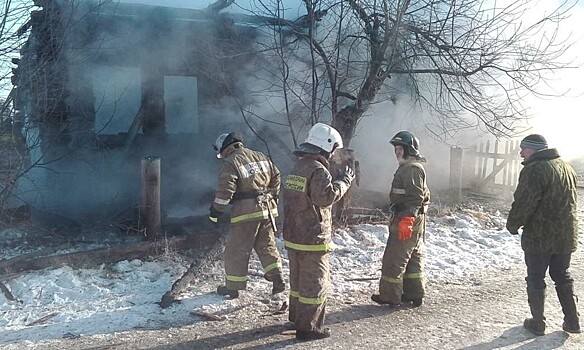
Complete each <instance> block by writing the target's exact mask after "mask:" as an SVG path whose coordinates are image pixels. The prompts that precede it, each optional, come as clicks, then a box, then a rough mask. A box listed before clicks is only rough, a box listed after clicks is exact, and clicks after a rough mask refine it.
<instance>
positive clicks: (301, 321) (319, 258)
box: [288, 249, 330, 331]
mask: <svg viewBox="0 0 584 350" xmlns="http://www.w3.org/2000/svg"><path fill="white" fill-rule="evenodd" d="M329 255H330V253H327V252H299V251H297V250H292V249H289V250H288V259H289V263H290V311H289V312H290V313H289V315H288V320H290V321H292V322H294V325H295V328H296V330H297V331H319V330H322V328H323V325H324V315H325V307H326V296H327V293H328V289H329V284H330V281H329V280H330V270H329V259H330V256H329Z"/></svg>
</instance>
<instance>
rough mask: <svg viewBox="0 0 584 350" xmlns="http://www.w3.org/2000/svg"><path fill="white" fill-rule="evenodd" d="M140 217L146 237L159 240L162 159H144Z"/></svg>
mask: <svg viewBox="0 0 584 350" xmlns="http://www.w3.org/2000/svg"><path fill="white" fill-rule="evenodd" d="M140 217H141V218H142V219H143V220H144V223H145V227H146V237H147V238H148V239H150V240H157V239H159V238H160V237H161V231H160V228H161V226H162V219H161V213H160V158H158V157H146V158H144V159H142V203H141V205H140Z"/></svg>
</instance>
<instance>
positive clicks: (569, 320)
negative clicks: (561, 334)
mask: <svg viewBox="0 0 584 350" xmlns="http://www.w3.org/2000/svg"><path fill="white" fill-rule="evenodd" d="M556 293H557V294H558V299H559V300H560V304H561V305H562V311H563V312H564V324H562V329H563V330H564V331H566V332H568V333H582V329H580V319H579V316H580V314H579V313H578V309H577V307H576V301H577V297H576V296H575V295H574V285H573V284H571V283H570V284H564V285H560V286H556Z"/></svg>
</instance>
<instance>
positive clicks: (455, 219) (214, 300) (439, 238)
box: [0, 202, 523, 346]
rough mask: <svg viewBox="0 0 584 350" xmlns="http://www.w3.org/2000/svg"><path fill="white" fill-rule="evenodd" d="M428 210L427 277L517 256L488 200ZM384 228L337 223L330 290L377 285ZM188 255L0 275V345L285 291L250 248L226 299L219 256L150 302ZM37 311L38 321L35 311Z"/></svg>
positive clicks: (271, 303) (143, 323)
mask: <svg viewBox="0 0 584 350" xmlns="http://www.w3.org/2000/svg"><path fill="white" fill-rule="evenodd" d="M491 208H492V209H491ZM430 212H432V213H434V214H432V215H430V216H429V222H428V227H427V231H426V271H427V277H428V279H429V280H432V281H435V282H457V281H463V280H465V279H466V278H469V277H470V276H472V274H473V273H476V272H478V271H486V270H495V271H499V270H501V269H509V268H512V267H517V266H520V265H521V264H522V262H523V253H522V251H521V247H520V238H519V236H513V235H510V234H509V233H508V232H507V231H506V230H505V229H504V227H505V217H504V215H503V214H501V212H499V211H498V210H497V207H496V206H490V207H480V206H477V207H475V208H474V209H473V210H471V209H462V210H456V211H450V210H449V209H446V208H445V207H443V206H441V205H440V203H438V202H436V203H433V204H432V206H431V209H430ZM25 236H26V232H25V231H18V230H15V229H7V230H4V231H1V232H0V244H2V245H4V246H0V253H1V254H3V255H4V258H9V257H12V256H14V255H17V254H23V253H25V252H27V250H30V249H31V247H30V246H26V245H19V244H18V243H17V242H21V241H22V238H23V237H25ZM387 237H388V228H387V226H386V225H368V224H363V225H357V226H354V227H349V228H345V229H340V230H338V231H336V233H335V234H334V236H333V241H334V244H335V245H336V249H335V251H334V252H333V253H332V259H331V270H332V287H331V290H330V292H329V297H330V298H346V297H347V295H352V294H353V295H354V293H363V294H365V295H370V294H373V293H376V292H377V283H378V282H377V280H376V279H377V278H379V276H380V268H381V258H382V255H383V251H384V248H385V243H386V241H387ZM277 245H278V247H279V249H280V251H281V254H282V257H283V265H284V276H285V278H286V280H287V278H288V271H289V270H288V261H287V258H286V257H287V255H286V252H285V250H284V249H283V242H282V240H281V239H280V238H278V239H277ZM82 248H83V247H82V246H78V247H76V249H82ZM87 248H95V246H91V247H87ZM189 263H190V261H188V259H185V258H182V257H180V256H178V255H176V254H165V255H162V256H160V257H158V258H156V259H154V260H151V261H150V260H149V261H146V260H132V261H122V262H119V263H116V264H114V265H113V266H105V265H102V266H98V267H96V268H94V269H72V268H70V267H63V268H58V269H45V270H42V271H33V272H29V273H27V274H19V275H17V276H13V277H10V278H8V279H6V278H5V279H3V282H4V284H6V285H7V287H8V288H9V289H10V291H11V292H12V294H13V295H14V296H15V297H16V298H17V299H18V300H19V301H9V300H7V299H6V297H5V296H4V295H3V294H2V293H0V346H2V345H6V344H16V343H18V344H26V342H27V341H35V340H49V339H59V338H63V337H77V336H88V335H96V334H106V333H107V334H109V333H114V332H122V331H127V330H131V329H135V328H148V329H151V328H156V327H163V326H168V325H180V324H183V325H184V324H191V323H193V322H202V320H201V319H199V318H196V317H193V316H191V315H190V313H191V311H196V312H202V313H206V314H213V315H225V316H226V317H228V318H229V317H230V316H229V311H230V310H234V309H237V308H238V307H239V306H241V305H244V304H246V305H247V304H249V303H251V306H252V307H254V308H255V307H257V308H259V309H260V310H261V309H266V310H270V309H271V310H274V309H276V308H277V307H278V305H280V304H281V303H282V301H284V300H286V299H287V297H288V295H287V291H286V292H284V293H282V294H280V295H277V296H275V297H269V294H270V292H269V291H270V288H271V285H270V284H269V283H268V282H266V281H264V280H263V278H262V277H260V276H261V275H262V274H261V265H260V263H259V261H258V260H257V258H256V256H255V254H254V255H253V258H252V261H251V264H250V269H249V271H250V282H249V285H248V290H247V291H245V292H242V293H241V296H240V298H239V299H234V300H226V299H224V298H223V297H222V296H219V295H217V294H215V293H214V291H215V289H216V287H217V286H218V285H219V284H222V278H223V267H222V261H221V260H220V259H219V260H218V261H216V262H215V263H212V264H209V266H210V267H209V270H208V271H204V272H203V275H201V278H200V279H197V280H196V281H195V283H194V284H192V285H191V286H190V287H189V289H188V290H187V291H186V292H185V293H184V294H183V295H182V296H181V298H182V302H181V303H180V304H175V305H173V306H171V307H169V308H167V309H161V308H160V307H159V306H158V305H157V304H156V302H158V301H160V298H161V297H162V295H163V294H164V293H165V292H166V291H168V290H169V289H170V287H171V285H172V283H173V282H174V281H175V280H176V279H178V278H179V277H180V276H181V275H182V274H183V273H184V271H185V269H186V267H187V266H188V265H189ZM357 278H361V279H362V278H370V280H366V281H356V280H355V279H357ZM45 317H46V320H45V321H44V322H40V321H39V320H42V319H43V318H45Z"/></svg>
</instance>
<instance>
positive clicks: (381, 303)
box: [371, 294, 401, 307]
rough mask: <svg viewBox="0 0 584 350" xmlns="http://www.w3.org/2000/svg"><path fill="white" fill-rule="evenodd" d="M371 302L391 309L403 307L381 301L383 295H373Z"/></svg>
mask: <svg viewBox="0 0 584 350" xmlns="http://www.w3.org/2000/svg"><path fill="white" fill-rule="evenodd" d="M371 300H373V301H374V302H376V303H377V304H379V305H387V306H389V307H399V306H401V304H394V303H390V302H389V301H385V300H383V299H381V295H379V294H373V295H372V296H371Z"/></svg>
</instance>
